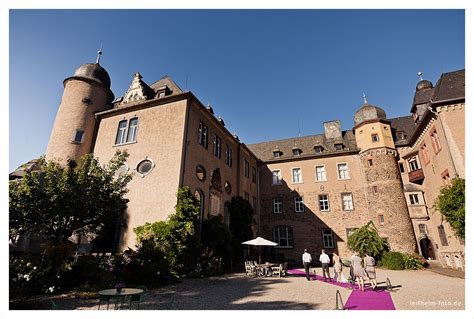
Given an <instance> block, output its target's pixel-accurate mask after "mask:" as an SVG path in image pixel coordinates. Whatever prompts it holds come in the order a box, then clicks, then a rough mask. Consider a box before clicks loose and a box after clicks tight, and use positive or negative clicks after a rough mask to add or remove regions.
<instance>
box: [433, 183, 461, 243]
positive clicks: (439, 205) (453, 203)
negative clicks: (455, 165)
mask: <svg viewBox="0 0 474 319" xmlns="http://www.w3.org/2000/svg"><path fill="white" fill-rule="evenodd" d="M465 192H466V190H465V180H464V179H462V178H455V179H453V182H452V185H451V186H446V187H443V188H442V189H441V192H440V194H439V196H438V198H437V199H436V203H435V207H436V209H438V210H439V211H440V213H441V214H442V215H443V216H444V217H445V218H446V221H447V222H448V223H449V225H450V226H451V227H452V228H453V230H454V231H455V233H456V235H457V236H458V237H460V238H464V236H465V214H466V208H465V205H466V204H465Z"/></svg>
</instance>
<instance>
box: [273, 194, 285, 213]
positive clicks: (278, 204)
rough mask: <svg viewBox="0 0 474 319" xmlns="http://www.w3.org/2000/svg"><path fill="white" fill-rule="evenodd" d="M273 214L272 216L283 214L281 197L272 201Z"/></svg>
mask: <svg viewBox="0 0 474 319" xmlns="http://www.w3.org/2000/svg"><path fill="white" fill-rule="evenodd" d="M273 213H274V214H281V213H283V201H282V199H281V197H275V198H274V199H273Z"/></svg>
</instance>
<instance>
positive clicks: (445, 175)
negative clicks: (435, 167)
mask: <svg viewBox="0 0 474 319" xmlns="http://www.w3.org/2000/svg"><path fill="white" fill-rule="evenodd" d="M441 178H442V179H443V183H444V185H445V186H451V177H449V172H448V170H445V171H444V172H443V173H442V174H441Z"/></svg>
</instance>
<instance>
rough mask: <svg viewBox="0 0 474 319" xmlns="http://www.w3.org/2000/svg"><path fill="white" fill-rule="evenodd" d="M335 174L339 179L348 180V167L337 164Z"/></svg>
mask: <svg viewBox="0 0 474 319" xmlns="http://www.w3.org/2000/svg"><path fill="white" fill-rule="evenodd" d="M337 174H338V177H339V179H350V178H351V177H350V175H349V165H348V164H347V163H340V164H337Z"/></svg>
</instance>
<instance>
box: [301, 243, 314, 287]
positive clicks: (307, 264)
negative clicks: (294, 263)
mask: <svg viewBox="0 0 474 319" xmlns="http://www.w3.org/2000/svg"><path fill="white" fill-rule="evenodd" d="M311 261H312V259H311V254H310V253H308V250H307V249H305V250H304V254H303V266H304V271H305V272H306V280H308V281H309V280H310V279H309V267H311Z"/></svg>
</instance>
